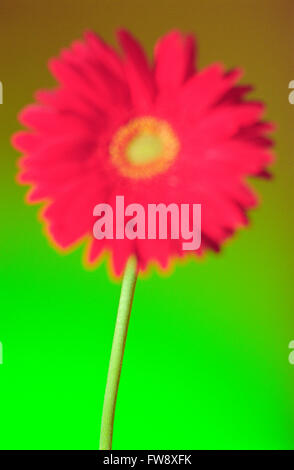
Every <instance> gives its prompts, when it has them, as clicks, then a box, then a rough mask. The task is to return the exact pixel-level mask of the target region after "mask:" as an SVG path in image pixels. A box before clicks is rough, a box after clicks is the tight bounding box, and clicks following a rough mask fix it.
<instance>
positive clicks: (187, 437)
mask: <svg viewBox="0 0 294 470" xmlns="http://www.w3.org/2000/svg"><path fill="white" fill-rule="evenodd" d="M293 17H294V3H293V1H291V0H259V1H258V2H256V1H255V0H238V1H236V0H234V1H233V0H205V1H204V0H202V1H198V0H181V1H178V0H148V2H147V1H146V2H145V1H144V0H58V1H57V0H51V1H50V2H39V1H37V0H1V6H0V80H1V81H2V83H3V88H4V103H3V104H2V105H1V106H0V119H1V126H0V152H1V157H0V165H1V167H0V178H1V185H0V192H1V198H0V210H1V212H0V213H1V231H0V257H1V262H0V285H1V296H0V341H1V342H2V344H3V362H4V363H3V365H0V384H1V385H0V415H1V427H0V448H1V449H96V448H97V442H98V438H99V430H100V418H101V411H102V403H103V395H104V389H105V382H106V375H107V367H108V361H109V355H110V348H111V342H112V335H113V329H114V324H115V316H116V308H117V303H118V298H119V291H120V284H119V283H115V282H114V281H113V280H111V279H110V278H109V276H108V273H107V269H106V262H103V263H102V264H101V265H100V267H99V268H98V269H96V270H95V271H90V272H89V271H86V270H85V269H84V268H83V267H82V264H81V255H82V248H79V249H78V250H76V251H74V252H73V253H71V254H69V255H67V256H62V255H60V254H58V253H57V252H55V251H54V249H53V248H52V247H51V246H50V245H49V243H48V241H47V239H46V238H45V236H44V235H43V233H42V231H41V226H40V223H39V222H38V220H37V217H36V215H37V211H38V206H27V205H25V203H24V195H25V193H26V191H27V188H26V187H20V186H17V185H16V183H15V174H16V160H17V158H18V156H19V155H18V153H17V152H16V151H15V150H14V149H13V148H12V147H11V144H10V138H11V135H12V134H13V133H14V132H15V131H16V130H18V129H19V128H20V126H19V124H18V122H17V117H16V116H17V113H18V111H19V110H20V109H21V108H22V107H23V106H24V105H26V104H28V103H30V102H31V101H32V97H33V92H34V91H35V90H36V89H39V88H46V87H49V88H50V87H52V86H54V81H53V79H52V78H51V77H50V74H49V72H48V70H47V67H46V64H47V60H48V58H50V57H52V56H54V55H56V54H58V52H59V51H60V49H61V48H63V47H65V46H68V45H69V44H70V43H71V41H72V40H74V39H77V38H79V37H81V35H82V33H83V32H84V30H87V29H93V30H95V31H96V32H98V33H99V34H100V35H101V36H102V37H103V38H104V39H105V40H107V41H108V42H110V43H111V44H115V30H116V29H117V28H118V27H120V26H124V27H126V28H128V29H130V30H131V31H132V32H133V33H134V34H135V35H136V36H137V37H138V38H139V39H140V41H141V42H142V44H143V45H144V47H145V48H146V50H147V52H148V54H149V55H150V57H151V54H152V49H153V46H154V43H155V42H156V40H157V38H158V37H159V36H161V35H163V34H165V33H166V32H167V31H168V30H169V29H171V28H179V29H181V30H182V31H184V32H193V33H195V34H196V35H197V38H198V49H199V54H198V65H199V67H203V66H206V65H208V64H210V63H211V62H214V61H222V62H224V64H225V65H226V66H227V67H228V68H231V67H233V66H236V65H240V66H242V67H243V68H244V69H245V78H244V82H245V83H252V84H254V86H255V92H254V93H253V95H252V97H259V98H260V99H262V100H264V101H265V102H266V103H267V105H268V113H267V116H266V117H267V119H270V120H273V121H275V122H276V123H277V124H278V130H277V132H276V134H275V140H276V153H277V161H276V164H275V165H274V167H273V172H274V175H275V178H274V180H273V181H271V182H266V181H261V182H258V183H257V184H256V183H254V186H255V188H256V190H257V191H258V192H259V193H260V194H261V195H262V197H261V200H262V201H261V202H262V204H261V206H260V208H259V209H258V210H256V211H255V212H254V213H252V214H251V222H252V226H251V228H250V229H249V230H244V231H242V232H240V233H238V234H237V236H235V237H234V240H231V241H230V242H229V243H227V244H226V245H225V247H224V249H223V251H222V253H221V254H220V255H214V254H210V255H208V256H207V257H206V258H205V259H204V260H203V261H200V262H199V261H196V262H195V261H194V262H193V261H190V262H189V263H185V264H179V265H177V266H176V267H175V269H174V271H173V273H172V274H171V275H170V276H164V277H162V276H161V275H160V274H158V273H157V272H156V271H151V272H150V274H149V275H148V276H147V277H146V278H144V279H139V281H138V285H137V290H136V294H135V300H134V307H133V312H132V317H131V322H130V329H129V335H128V340H127V346H126V351H125V358H124V366H123V371H122V376H121V384H120V390H119V395H118V402H117V412H116V419H115V430H114V439H113V448H114V449H134V450H136V449H153V450H158V449H183V450H185V449H294V399H293V386H294V366H293V365H292V366H291V365H290V363H289V361H288V356H289V353H290V350H289V348H288V345H289V342H290V341H291V340H293V339H294V316H293V314H294V292H293V264H294V250H293V238H294V223H293V203H294V190H293V182H294V159H293V128H294V106H291V105H290V104H289V102H288V94H289V91H290V90H288V84H289V82H290V80H294V54H293V47H292V44H293V33H294V24H293Z"/></svg>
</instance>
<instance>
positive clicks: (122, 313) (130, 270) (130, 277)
mask: <svg viewBox="0 0 294 470" xmlns="http://www.w3.org/2000/svg"><path fill="white" fill-rule="evenodd" d="M137 267H138V265H137V259H136V258H135V257H134V256H132V257H131V258H129V260H128V262H127V265H126V269H125V273H124V277H123V281H122V287H121V294H120V300H119V306H118V313H117V319H116V325H115V330H114V336H113V343H112V350H111V356H110V362H109V369H108V376H107V383H106V390H105V396H104V404H103V412H102V422H101V433H100V446H99V449H100V450H111V447H112V433H113V422H114V413H115V404H116V398H117V391H118V386H119V379H120V373H121V367H122V361H123V355H124V349H125V344H126V338H127V333H128V326H129V320H130V315H131V309H132V303H133V297H134V291H135V286H136V281H137Z"/></svg>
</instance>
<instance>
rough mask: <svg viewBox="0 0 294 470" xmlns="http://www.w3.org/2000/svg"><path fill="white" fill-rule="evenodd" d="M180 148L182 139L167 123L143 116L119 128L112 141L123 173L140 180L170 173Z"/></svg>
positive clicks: (112, 152) (113, 156)
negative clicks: (166, 172)
mask: <svg viewBox="0 0 294 470" xmlns="http://www.w3.org/2000/svg"><path fill="white" fill-rule="evenodd" d="M179 148H180V144H179V140H178V138H177V136H176V135H175V133H174V131H173V129H172V128H171V126H170V125H169V124H168V123H167V122H166V121H163V120H159V119H156V118H153V117H142V118H136V119H133V120H132V121H130V122H128V123H127V124H126V125H125V126H122V127H120V128H119V130H118V131H117V132H116V134H115V135H114V137H113V139H112V141H111V144H110V155H111V160H112V163H113V164H114V165H115V166H116V167H117V168H118V170H119V171H120V173H121V174H123V175H124V176H128V177H130V178H136V179H140V178H149V177H151V176H153V175H155V174H157V173H162V172H164V171H166V170H167V169H168V168H169V167H170V165H171V164H172V163H173V161H174V160H175V158H176V156H177V154H178V152H179Z"/></svg>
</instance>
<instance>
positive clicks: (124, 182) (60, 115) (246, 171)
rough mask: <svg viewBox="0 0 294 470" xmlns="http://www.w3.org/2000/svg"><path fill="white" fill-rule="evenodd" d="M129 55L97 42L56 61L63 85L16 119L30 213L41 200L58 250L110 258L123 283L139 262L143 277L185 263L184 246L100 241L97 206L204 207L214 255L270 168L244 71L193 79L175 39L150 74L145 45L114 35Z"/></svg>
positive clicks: (161, 47) (183, 44)
mask: <svg viewBox="0 0 294 470" xmlns="http://www.w3.org/2000/svg"><path fill="white" fill-rule="evenodd" d="M118 38H119V42H120V45H121V46H122V49H123V54H122V55H120V54H118V53H117V52H116V51H115V50H113V49H111V48H110V47H109V46H107V45H106V44H104V43H103V42H102V40H101V39H100V38H99V37H98V36H96V35H95V34H94V33H87V34H86V35H85V40H84V41H77V42H74V43H73V44H72V46H71V48H70V49H67V50H64V51H62V53H61V55H60V57H59V58H57V59H53V60H51V61H50V70H51V72H52V73H53V75H54V76H55V77H56V79H57V80H58V82H59V86H58V87H57V88H56V89H55V90H52V91H39V92H38V93H37V94H36V101H37V104H34V105H32V106H28V107H27V108H26V109H24V110H23V111H22V113H21V115H20V120H21V122H22V123H23V124H24V125H26V126H27V127H28V128H29V130H27V131H24V132H20V133H18V134H17V135H16V136H15V137H14V145H15V146H16V147H17V148H18V149H20V150H21V151H22V152H23V153H24V158H23V159H22V160H21V172H20V174H19V181H20V182H22V183H29V184H32V185H33V188H32V190H31V191H30V193H29V195H28V201H29V202H31V203H35V202H40V201H46V206H45V208H44V210H43V219H44V220H45V222H46V226H47V230H48V233H49V234H50V236H51V237H52V239H53V240H54V241H55V243H56V244H57V245H58V246H59V247H60V248H62V249H67V248H69V247H71V246H72V245H73V244H75V243H76V242H78V241H81V240H83V239H86V240H87V246H88V247H87V255H86V256H87V259H88V261H89V262H90V263H94V262H95V261H96V260H97V259H98V258H99V256H100V255H101V253H102V252H103V251H104V250H108V251H110V252H111V254H112V260H113V266H114V271H115V273H116V274H118V275H119V274H121V272H122V271H123V269H124V266H125V264H126V261H127V259H128V258H129V257H130V255H131V254H135V255H136V257H137V259H138V265H139V269H141V270H143V269H145V268H146V266H147V265H148V263H149V262H150V261H151V260H155V261H157V262H158V263H159V264H160V265H161V266H162V267H163V268H166V267H167V266H168V263H169V260H170V259H171V257H173V256H182V255H183V251H182V243H181V240H153V241H152V240H138V239H136V240H128V239H125V240H115V239H114V240H96V239H94V237H93V235H92V230H93V223H94V220H93V208H94V207H95V205H96V204H97V203H100V202H105V203H109V204H111V205H113V204H114V200H115V196H116V195H118V194H119V195H123V196H124V198H125V204H126V205H127V204H130V203H132V202H136V203H139V204H141V205H142V206H143V207H147V204H150V203H158V202H161V203H164V204H166V205H168V204H170V203H172V202H173V203H175V202H176V203H178V204H181V203H191V204H192V203H199V204H201V205H202V245H201V249H200V250H198V253H200V252H203V251H204V250H206V249H208V248H211V249H215V250H218V249H219V247H220V245H221V244H222V242H223V241H224V240H225V239H226V238H227V237H228V236H230V235H232V233H233V232H234V231H235V230H236V229H237V228H238V227H240V226H242V225H244V224H246V222H247V219H246V211H247V209H249V208H251V207H253V206H254V205H255V204H256V199H255V197H254V195H253V194H252V192H251V191H250V190H249V189H248V187H247V185H246V182H245V178H246V177H247V176H256V177H258V176H263V175H265V174H266V172H265V168H266V166H267V165H268V164H269V163H270V162H271V159H272V157H271V154H270V152H269V147H270V145H271V141H270V140H269V139H268V138H267V137H266V136H265V134H266V133H267V132H268V131H270V130H271V126H270V125H269V124H268V123H264V122H262V121H261V118H262V114H263V110H264V106H263V105H262V104H261V103H260V102H256V101H245V99H244V96H245V94H246V93H247V92H248V91H249V89H250V87H247V86H236V82H237V81H238V80H239V79H240V77H241V71H240V70H239V69H236V70H232V71H230V72H225V71H224V69H223V66H222V65H221V64H214V65H211V66H209V67H207V68H205V69H203V70H201V71H198V70H196V69H195V42H194V39H193V37H191V36H190V35H188V36H184V35H182V34H181V33H179V32H177V31H173V32H171V33H169V34H167V35H166V36H164V37H163V38H162V39H160V40H159V42H158V44H157V45H156V47H155V52H154V62H153V63H152V64H150V63H149V62H148V60H147V58H146V56H145V54H144V51H143V50H142V48H141V46H140V44H139V43H138V42H137V41H136V40H135V39H134V38H133V37H132V36H131V35H130V34H129V33H128V32H126V31H120V32H119V33H118Z"/></svg>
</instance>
